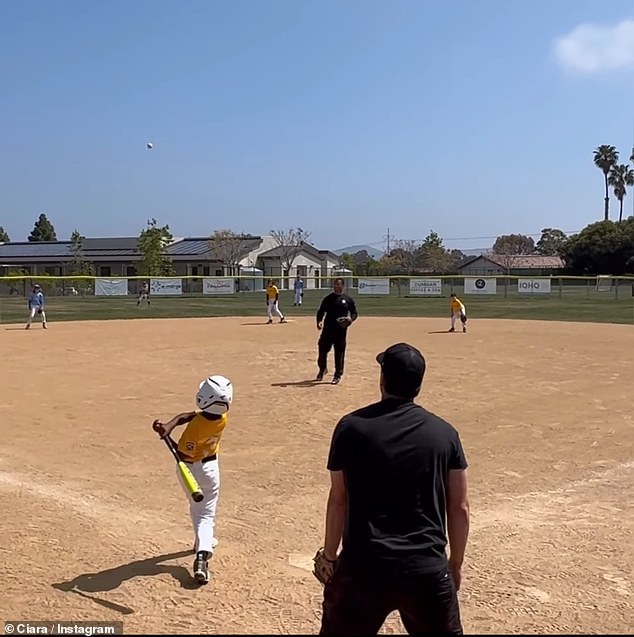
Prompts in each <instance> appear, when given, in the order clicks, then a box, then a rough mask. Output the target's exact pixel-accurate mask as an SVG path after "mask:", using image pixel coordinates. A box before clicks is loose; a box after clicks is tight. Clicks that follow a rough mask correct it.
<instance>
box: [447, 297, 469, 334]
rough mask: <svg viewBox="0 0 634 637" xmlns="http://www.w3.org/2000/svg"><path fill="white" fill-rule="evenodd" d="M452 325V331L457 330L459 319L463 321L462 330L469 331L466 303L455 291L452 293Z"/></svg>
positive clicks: (450, 329)
mask: <svg viewBox="0 0 634 637" xmlns="http://www.w3.org/2000/svg"><path fill="white" fill-rule="evenodd" d="M450 312H451V327H450V328H449V331H450V332H455V331H456V321H457V320H459V321H460V322H461V323H462V331H463V332H466V331H467V312H466V310H465V307H464V303H463V302H462V301H461V300H460V299H459V298H458V297H457V296H456V294H455V292H452V293H451V310H450Z"/></svg>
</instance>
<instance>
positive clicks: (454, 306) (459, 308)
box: [451, 298, 464, 312]
mask: <svg viewBox="0 0 634 637" xmlns="http://www.w3.org/2000/svg"><path fill="white" fill-rule="evenodd" d="M451 311H452V312H464V305H463V304H462V301H461V300H460V299H458V298H455V299H451Z"/></svg>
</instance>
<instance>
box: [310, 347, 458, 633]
mask: <svg viewBox="0 0 634 637" xmlns="http://www.w3.org/2000/svg"><path fill="white" fill-rule="evenodd" d="M377 361H378V362H379V364H380V366H381V377H380V387H381V400H380V401H379V402H377V403H374V404H371V405H369V406H367V407H364V408H362V409H359V410H357V411H354V412H352V413H350V414H348V415H346V416H344V417H343V418H342V419H341V420H340V421H339V423H338V424H337V426H336V427H335V430H334V433H333V436H332V442H331V447H330V453H329V457H328V469H329V470H330V476H331V487H330V494H329V496H328V507H327V512H326V524H325V526H326V533H325V541H324V548H323V553H324V556H325V558H326V559H327V560H330V561H332V566H333V574H332V577H331V578H330V580H329V581H327V582H326V583H325V586H324V601H323V617H322V625H321V632H320V634H322V635H346V634H347V635H350V634H377V633H378V631H379V630H380V628H381V626H382V625H383V622H384V621H385V619H386V617H387V616H388V615H389V614H390V613H391V612H392V611H395V610H397V611H399V614H400V616H401V619H402V621H403V625H404V626H405V629H406V630H407V632H408V633H409V634H413V633H423V632H434V633H445V634H462V625H461V619H460V608H459V604H458V596H457V591H458V589H459V588H460V581H461V568H462V562H463V559H464V553H465V548H466V544H467V537H468V532H469V503H468V499H467V471H466V470H467V461H466V458H465V454H464V451H463V448H462V444H461V441H460V436H459V434H458V432H457V431H456V429H454V427H453V426H452V425H450V424H449V423H448V422H446V421H444V420H443V419H441V418H439V417H438V416H436V415H434V414H432V413H430V412H429V411H427V410H426V409H424V408H423V407H421V406H419V405H417V404H415V403H414V399H415V398H416V396H417V395H418V394H419V392H420V389H421V385H422V382H423V376H424V374H425V359H424V358H423V355H422V354H421V353H420V352H419V351H418V350H417V349H416V348H414V347H412V346H411V345H408V344H406V343H398V344H396V345H393V346H392V347H389V348H388V349H387V350H385V352H383V353H381V354H379V355H378V356H377ZM340 541H342V550H341V553H340V554H339V556H337V551H338V549H339V543H340ZM447 544H449V547H450V551H451V552H450V557H449V558H447V554H446V551H445V549H446V546H447Z"/></svg>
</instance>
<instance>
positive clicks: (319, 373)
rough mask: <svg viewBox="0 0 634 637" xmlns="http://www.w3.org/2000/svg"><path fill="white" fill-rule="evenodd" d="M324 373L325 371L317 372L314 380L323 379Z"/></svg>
mask: <svg viewBox="0 0 634 637" xmlns="http://www.w3.org/2000/svg"><path fill="white" fill-rule="evenodd" d="M324 374H325V372H318V374H317V376H316V377H315V380H316V381H318V382H321V381H322V380H324Z"/></svg>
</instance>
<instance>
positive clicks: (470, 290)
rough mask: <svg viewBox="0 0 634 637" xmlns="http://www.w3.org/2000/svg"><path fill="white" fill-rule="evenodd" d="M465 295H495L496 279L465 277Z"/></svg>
mask: <svg viewBox="0 0 634 637" xmlns="http://www.w3.org/2000/svg"><path fill="white" fill-rule="evenodd" d="M464 292H465V294H496V293H497V279H496V278H495V277H473V278H468V277H465V280H464Z"/></svg>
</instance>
